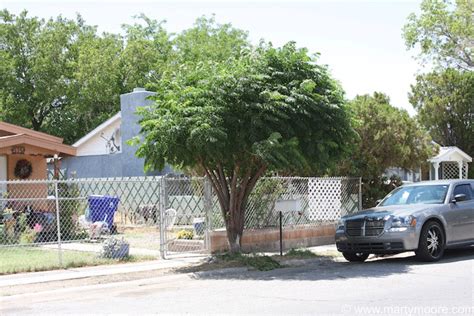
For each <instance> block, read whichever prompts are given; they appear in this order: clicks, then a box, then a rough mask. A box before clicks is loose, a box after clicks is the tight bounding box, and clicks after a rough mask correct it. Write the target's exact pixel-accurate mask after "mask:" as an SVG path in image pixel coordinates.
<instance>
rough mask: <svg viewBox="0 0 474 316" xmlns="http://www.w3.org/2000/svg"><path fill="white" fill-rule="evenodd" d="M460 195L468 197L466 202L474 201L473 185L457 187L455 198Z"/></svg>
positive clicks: (454, 193)
mask: <svg viewBox="0 0 474 316" xmlns="http://www.w3.org/2000/svg"><path fill="white" fill-rule="evenodd" d="M458 194H465V195H466V200H471V199H472V188H471V185H469V184H460V185H457V186H456V187H455V188H454V192H453V196H456V195H458Z"/></svg>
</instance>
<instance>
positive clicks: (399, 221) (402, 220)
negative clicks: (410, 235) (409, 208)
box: [390, 215, 416, 228]
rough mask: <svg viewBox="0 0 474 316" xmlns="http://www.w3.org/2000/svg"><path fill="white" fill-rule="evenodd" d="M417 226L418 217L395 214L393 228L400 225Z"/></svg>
mask: <svg viewBox="0 0 474 316" xmlns="http://www.w3.org/2000/svg"><path fill="white" fill-rule="evenodd" d="M415 226H416V217H414V216H412V215H409V216H393V217H392V220H391V224H390V227H391V228H400V227H405V228H406V227H415Z"/></svg>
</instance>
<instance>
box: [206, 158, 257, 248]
mask: <svg viewBox="0 0 474 316" xmlns="http://www.w3.org/2000/svg"><path fill="white" fill-rule="evenodd" d="M203 167H204V170H206V174H207V176H208V177H209V179H210V180H211V183H212V186H213V188H214V190H215V192H216V194H217V198H218V200H219V204H220V207H221V210H222V215H223V217H224V221H225V227H226V232H227V240H228V242H229V251H230V252H231V253H238V252H240V251H241V243H242V234H243V231H244V224H245V210H246V207H247V201H248V198H249V195H250V193H251V192H252V190H253V188H254V187H255V184H256V183H257V180H258V179H259V178H260V177H261V176H262V175H263V173H264V172H265V170H266V166H260V167H258V168H256V169H254V172H253V173H252V172H251V169H249V170H247V171H246V172H245V173H244V174H240V173H239V172H240V171H241V170H240V168H239V165H236V166H235V168H234V169H233V170H232V171H231V176H226V175H225V173H224V170H223V168H222V167H221V166H218V168H217V169H215V170H212V169H209V168H205V166H203Z"/></svg>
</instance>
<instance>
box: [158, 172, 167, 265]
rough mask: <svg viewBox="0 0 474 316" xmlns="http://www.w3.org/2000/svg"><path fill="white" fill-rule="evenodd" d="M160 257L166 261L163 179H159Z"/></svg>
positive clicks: (164, 187)
mask: <svg viewBox="0 0 474 316" xmlns="http://www.w3.org/2000/svg"><path fill="white" fill-rule="evenodd" d="M159 191H160V203H159V208H160V257H161V259H166V232H165V230H166V219H165V208H166V180H165V177H163V176H162V177H161V178H160V190H159Z"/></svg>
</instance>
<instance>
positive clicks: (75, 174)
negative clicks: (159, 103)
mask: <svg viewBox="0 0 474 316" xmlns="http://www.w3.org/2000/svg"><path fill="white" fill-rule="evenodd" d="M153 94H154V93H153V92H149V91H146V90H145V89H143V88H135V89H134V90H133V91H132V92H131V93H126V94H122V95H121V96H120V112H118V113H116V114H114V115H112V117H111V118H109V119H108V120H107V121H105V122H104V123H102V124H100V125H99V126H97V127H96V128H95V129H94V130H92V131H90V132H89V133H88V134H87V135H85V136H84V137H82V138H81V139H79V140H78V141H77V142H75V143H74V144H73V145H72V146H73V147H74V148H75V149H76V151H77V154H76V155H75V157H65V158H64V159H62V161H61V169H62V172H63V174H64V175H65V176H66V177H67V178H114V177H139V176H145V175H162V174H167V173H170V172H172V170H171V168H165V170H160V171H153V172H148V173H145V172H144V159H141V158H138V157H136V156H135V152H136V150H137V148H136V147H134V146H130V145H128V144H127V140H130V139H132V138H133V137H135V136H137V135H139V132H140V125H139V124H138V121H139V117H138V116H137V115H136V110H137V107H142V106H148V105H150V104H152V102H153V101H152V100H150V99H149V97H150V96H152V95H153Z"/></svg>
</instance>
